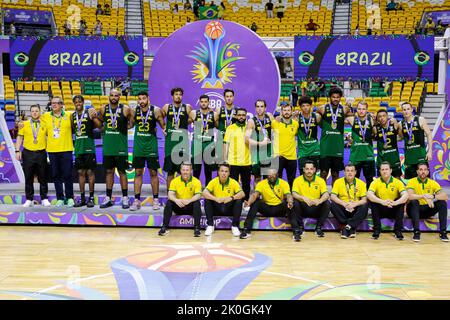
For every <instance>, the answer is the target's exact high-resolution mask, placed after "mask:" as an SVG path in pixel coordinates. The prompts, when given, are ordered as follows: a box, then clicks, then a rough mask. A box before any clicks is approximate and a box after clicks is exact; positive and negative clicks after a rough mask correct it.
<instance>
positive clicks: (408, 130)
mask: <svg viewBox="0 0 450 320" xmlns="http://www.w3.org/2000/svg"><path fill="white" fill-rule="evenodd" d="M401 107H402V110H403V120H402V121H401V128H402V130H401V136H402V137H403V140H404V141H405V178H406V179H411V178H414V177H417V164H419V163H422V162H429V161H431V158H432V147H431V144H432V142H433V136H432V134H431V130H430V128H429V127H428V124H427V121H426V120H425V118H424V117H421V116H417V115H416V116H415V115H413V107H412V105H411V104H410V103H409V102H404V103H402V105H401ZM425 135H426V136H427V142H428V151H427V150H426V145H425Z"/></svg>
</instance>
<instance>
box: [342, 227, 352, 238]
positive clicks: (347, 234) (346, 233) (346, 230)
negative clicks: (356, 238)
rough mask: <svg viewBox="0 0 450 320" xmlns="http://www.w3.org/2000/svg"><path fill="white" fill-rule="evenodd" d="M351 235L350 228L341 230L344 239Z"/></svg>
mask: <svg viewBox="0 0 450 320" xmlns="http://www.w3.org/2000/svg"><path fill="white" fill-rule="evenodd" d="M349 237H350V228H347V227H345V228H344V229H342V231H341V238H342V239H348V238H349Z"/></svg>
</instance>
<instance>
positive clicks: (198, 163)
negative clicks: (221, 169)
mask: <svg viewBox="0 0 450 320" xmlns="http://www.w3.org/2000/svg"><path fill="white" fill-rule="evenodd" d="M199 103H200V110H192V111H191V113H190V115H189V117H190V119H191V121H192V122H193V124H194V136H193V139H192V145H191V157H192V159H191V163H192V164H193V169H194V177H196V178H198V179H200V175H201V172H202V164H203V168H204V172H205V185H207V184H208V183H209V181H211V179H212V173H213V171H215V170H216V164H215V163H216V161H215V158H214V157H215V150H214V148H215V143H214V128H215V121H214V111H212V110H211V109H210V108H209V97H208V96H207V95H201V96H200V99H199Z"/></svg>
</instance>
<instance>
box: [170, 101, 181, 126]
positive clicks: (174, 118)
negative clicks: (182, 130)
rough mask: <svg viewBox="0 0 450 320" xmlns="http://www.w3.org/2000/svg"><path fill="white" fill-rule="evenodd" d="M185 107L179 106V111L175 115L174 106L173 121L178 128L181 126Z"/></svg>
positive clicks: (173, 107) (173, 108)
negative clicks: (182, 110) (181, 115)
mask: <svg viewBox="0 0 450 320" xmlns="http://www.w3.org/2000/svg"><path fill="white" fill-rule="evenodd" d="M182 108H183V106H180V107H179V108H178V112H177V114H176V115H175V106H172V110H173V121H174V124H175V125H176V127H177V128H178V127H179V126H180V114H181V109H182Z"/></svg>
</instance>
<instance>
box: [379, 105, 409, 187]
mask: <svg viewBox="0 0 450 320" xmlns="http://www.w3.org/2000/svg"><path fill="white" fill-rule="evenodd" d="M377 122H378V123H377V125H376V126H375V128H374V130H373V131H374V134H375V140H376V141H377V150H378V154H377V168H378V172H379V170H380V166H381V163H382V162H385V161H387V162H389V164H390V165H391V169H392V176H394V177H395V178H397V179H400V177H401V176H402V168H401V165H400V154H399V152H398V142H397V135H398V133H399V131H400V130H401V128H400V124H399V123H398V122H397V120H395V119H389V117H388V113H387V111H386V110H384V109H381V110H378V112H377ZM378 175H380V172H379V173H378Z"/></svg>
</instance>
